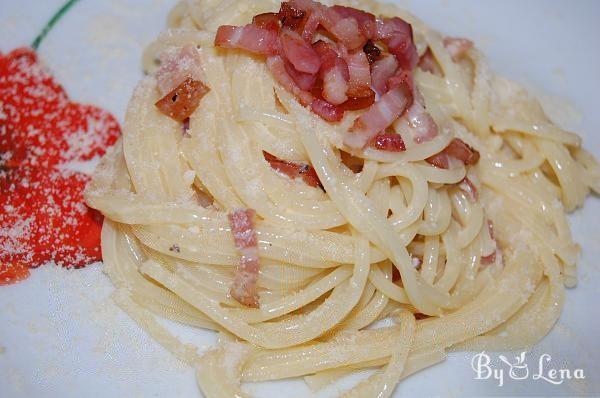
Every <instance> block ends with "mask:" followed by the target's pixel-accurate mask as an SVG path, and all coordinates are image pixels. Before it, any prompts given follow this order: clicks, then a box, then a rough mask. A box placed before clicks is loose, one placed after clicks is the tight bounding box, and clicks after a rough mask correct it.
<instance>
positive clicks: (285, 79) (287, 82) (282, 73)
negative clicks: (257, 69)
mask: <svg viewBox="0 0 600 398" xmlns="http://www.w3.org/2000/svg"><path fill="white" fill-rule="evenodd" d="M267 67H268V68H269V70H270V71H271V73H272V74H273V77H274V78H275V80H277V82H278V83H279V84H281V85H282V86H283V87H284V88H285V89H286V90H287V91H289V92H290V93H292V94H293V95H294V96H295V97H296V98H298V100H299V101H300V103H301V104H302V105H304V106H308V105H310V104H311V103H312V102H313V96H312V94H311V93H309V92H307V91H304V90H302V89H301V88H300V87H299V86H298V85H297V84H296V83H295V82H294V80H293V79H292V78H291V77H290V75H289V74H288V73H287V71H286V70H285V63H284V61H283V58H281V57H280V56H279V55H274V56H272V57H269V58H267Z"/></svg>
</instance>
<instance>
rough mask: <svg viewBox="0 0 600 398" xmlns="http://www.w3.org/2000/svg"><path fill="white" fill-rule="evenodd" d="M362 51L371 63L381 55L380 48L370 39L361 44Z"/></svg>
mask: <svg viewBox="0 0 600 398" xmlns="http://www.w3.org/2000/svg"><path fill="white" fill-rule="evenodd" d="M363 51H364V53H365V54H366V55H367V59H368V60H369V64H371V65H372V64H373V63H374V62H375V61H377V60H378V59H379V58H380V57H381V49H380V48H379V47H377V46H376V45H375V43H373V42H372V41H371V40H369V41H367V43H366V44H365V45H364V46H363Z"/></svg>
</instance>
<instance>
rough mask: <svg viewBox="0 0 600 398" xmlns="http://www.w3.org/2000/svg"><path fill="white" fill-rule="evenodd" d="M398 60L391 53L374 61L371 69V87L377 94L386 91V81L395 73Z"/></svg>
mask: <svg viewBox="0 0 600 398" xmlns="http://www.w3.org/2000/svg"><path fill="white" fill-rule="evenodd" d="M397 69H398V61H397V60H396V57H394V56H393V55H389V54H388V55H384V56H383V57H382V58H381V59H379V60H378V61H376V62H375V63H374V64H373V66H372V69H371V87H372V88H373V90H375V92H377V94H379V95H383V94H385V92H386V91H387V81H388V79H390V78H391V77H392V76H394V75H395V74H396V70H397Z"/></svg>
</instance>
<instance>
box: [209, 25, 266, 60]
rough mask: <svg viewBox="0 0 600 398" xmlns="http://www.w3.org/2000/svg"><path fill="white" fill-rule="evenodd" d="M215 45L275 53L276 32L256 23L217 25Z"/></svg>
mask: <svg viewBox="0 0 600 398" xmlns="http://www.w3.org/2000/svg"><path fill="white" fill-rule="evenodd" d="M215 46H216V47H221V48H239V49H242V50H246V51H250V52H252V53H256V54H263V55H274V54H277V32H276V31H274V30H271V29H265V28H261V27H259V26H257V25H253V24H248V25H245V26H230V25H223V26H219V29H218V30H217V34H216V36H215Z"/></svg>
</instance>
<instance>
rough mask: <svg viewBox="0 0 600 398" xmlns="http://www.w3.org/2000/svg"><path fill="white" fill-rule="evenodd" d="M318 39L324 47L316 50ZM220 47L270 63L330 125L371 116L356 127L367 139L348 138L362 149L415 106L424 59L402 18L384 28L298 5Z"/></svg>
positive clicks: (225, 38)
mask: <svg viewBox="0 0 600 398" xmlns="http://www.w3.org/2000/svg"><path fill="white" fill-rule="evenodd" d="M319 29H321V30H320V31H319ZM317 31H319V32H320V33H321V34H322V40H318V41H317V42H316V43H313V37H314V35H315V33H316V32H317ZM325 31H327V32H325ZM215 45H217V46H220V47H225V48H241V49H246V50H248V51H252V52H255V53H258V54H266V55H269V57H268V59H267V66H268V67H269V69H270V70H271V72H272V73H273V76H274V78H275V79H276V80H277V81H278V82H279V84H281V85H282V86H283V87H284V88H285V89H286V90H287V91H289V92H290V93H292V94H293V95H294V96H295V97H296V98H297V99H298V100H299V102H300V103H301V104H302V105H303V106H309V105H310V107H311V110H312V111H313V112H314V113H316V114H318V115H320V116H321V117H322V118H323V119H325V120H327V121H339V120H341V119H342V117H343V115H344V112H345V111H347V110H353V111H355V110H361V109H367V108H368V110H367V111H366V112H365V114H364V115H361V116H360V118H359V119H357V120H356V122H355V125H354V127H353V131H354V132H355V133H357V132H358V131H362V133H360V134H352V135H351V136H352V137H353V138H350V136H348V137H347V139H348V140H350V141H354V140H355V141H356V142H355V143H354V144H352V145H358V146H360V147H361V148H362V147H364V146H365V145H366V144H367V143H368V142H369V141H370V140H371V139H372V138H373V137H374V136H375V135H377V134H378V133H381V132H383V131H385V128H386V127H387V126H389V124H391V123H392V122H393V121H394V120H395V119H396V118H398V117H399V116H400V115H401V114H402V113H404V112H405V110H406V109H407V108H409V107H410V106H411V104H412V102H413V88H412V84H413V83H412V75H411V73H412V69H413V68H414V67H415V65H416V63H417V62H418V54H417V52H416V47H415V45H414V43H413V37H412V28H411V26H410V25H409V24H408V23H407V22H405V21H403V20H402V19H400V18H389V19H383V20H381V19H377V18H376V17H375V16H374V15H373V14H370V13H368V12H365V11H361V10H358V9H355V8H352V7H345V6H338V5H334V6H331V7H328V6H325V5H322V4H320V3H318V2H316V1H313V0H290V1H284V2H283V3H281V7H280V9H279V11H278V12H277V13H264V14H259V15H257V16H255V17H254V18H253V23H252V24H250V25H246V26H243V27H233V26H221V27H220V28H219V29H218V31H217V35H216V38H215ZM384 51H387V52H388V54H387V55H384V54H383V52H384ZM371 65H372V66H373V68H371ZM399 70H400V71H401V72H402V71H404V72H403V73H400V72H399ZM372 87H373V88H374V89H372ZM374 90H375V91H374ZM390 91H391V94H389V95H387V96H386V94H387V93H388V92H390ZM377 95H379V97H381V100H380V101H379V102H381V103H377V102H375V99H376V96H377ZM380 127H382V130H378V129H379V128H380ZM365 132H366V133H365Z"/></svg>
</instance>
